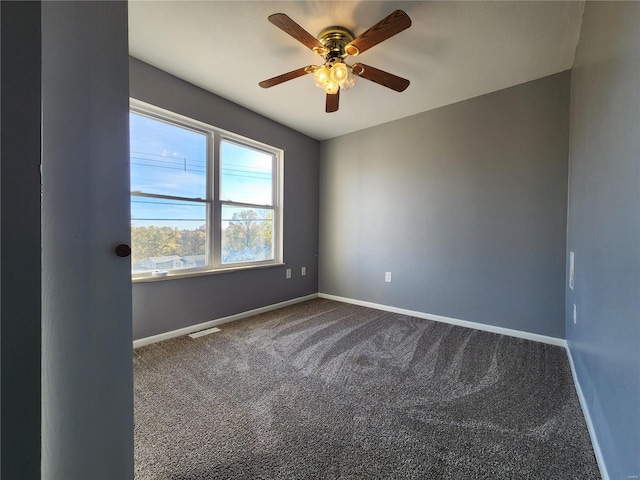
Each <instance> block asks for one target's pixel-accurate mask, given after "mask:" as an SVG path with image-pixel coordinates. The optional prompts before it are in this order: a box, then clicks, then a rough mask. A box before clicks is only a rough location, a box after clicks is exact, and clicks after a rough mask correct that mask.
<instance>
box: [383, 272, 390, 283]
mask: <svg viewBox="0 0 640 480" xmlns="http://www.w3.org/2000/svg"><path fill="white" fill-rule="evenodd" d="M384 281H385V282H387V283H391V272H384Z"/></svg>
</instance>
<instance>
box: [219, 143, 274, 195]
mask: <svg viewBox="0 0 640 480" xmlns="http://www.w3.org/2000/svg"><path fill="white" fill-rule="evenodd" d="M272 170H273V156H272V155H270V154H267V153H263V152H259V151H257V150H254V149H252V148H247V147H243V146H241V145H236V144H235V143H231V142H226V141H223V142H222V144H221V159H220V200H222V201H226V202H236V203H252V204H254V205H273V196H272V193H271V191H272V174H273V172H272Z"/></svg>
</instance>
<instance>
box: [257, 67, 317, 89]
mask: <svg viewBox="0 0 640 480" xmlns="http://www.w3.org/2000/svg"><path fill="white" fill-rule="evenodd" d="M317 69H318V67H316V66H315V65H309V66H307V67H302V68H298V69H297V70H293V71H291V72H287V73H283V74H282V75H278V76H277V77H273V78H269V79H268V80H263V81H261V82H260V83H259V84H258V85H260V86H261V87H262V88H269V87H273V86H275V85H280V84H281V83H284V82H287V81H289V80H293V79H294V78H298V77H301V76H303V75H306V74H308V73H313V72H315V71H316V70H317Z"/></svg>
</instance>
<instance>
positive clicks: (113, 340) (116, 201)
mask: <svg viewBox="0 0 640 480" xmlns="http://www.w3.org/2000/svg"><path fill="white" fill-rule="evenodd" d="M128 67H129V64H128V46H127V4H126V2H43V3H42V172H43V173H42V181H43V200H42V204H43V209H42V278H43V315H42V341H43V345H42V370H43V371H42V478H45V479H47V480H54V479H61V480H85V479H88V478H90V479H92V480H97V479H105V480H114V479H119V480H120V479H122V480H125V479H128V478H129V479H131V478H133V372H132V370H133V368H132V355H133V352H132V337H131V280H130V272H129V268H130V266H129V261H128V259H126V258H124V259H123V258H119V257H117V256H116V255H115V254H114V247H115V246H116V245H118V244H120V243H128V241H129V234H130V227H129V221H128V217H129V181H128V178H129V158H128V156H129V155H128V154H129V152H128V150H129V132H128V104H129V97H128V86H129V78H128V77H129V76H128ZM36 195H37V196H38V198H39V192H37V193H36ZM22 207H23V206H22V205H18V208H20V209H22ZM12 478H21V477H12Z"/></svg>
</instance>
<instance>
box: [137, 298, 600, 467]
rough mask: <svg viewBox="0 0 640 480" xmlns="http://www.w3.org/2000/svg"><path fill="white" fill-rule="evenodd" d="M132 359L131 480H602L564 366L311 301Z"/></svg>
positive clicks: (548, 355)
mask: <svg viewBox="0 0 640 480" xmlns="http://www.w3.org/2000/svg"><path fill="white" fill-rule="evenodd" d="M221 328H222V331H221V332H219V333H215V334H212V335H208V336H205V337H201V338H199V339H195V340H193V339H191V338H189V337H182V338H177V339H173V340H168V341H165V342H162V343H157V344H154V345H149V346H147V347H142V348H139V349H137V350H136V351H135V354H134V372H135V385H134V388H135V460H136V479H137V480H150V479H154V480H155V479H172V480H187V479H254V478H256V479H258V478H263V479H271V478H274V479H276V478H277V479H338V478H339V479H405V478H407V479H410V478H420V479H440V478H447V479H449V478H450V479H467V478H470V479H471V478H486V479H523V478H524V479H534V478H535V479H563V480H566V479H591V478H600V476H599V473H598V468H597V465H596V462H595V458H594V454H593V450H592V447H591V443H590V441H589V434H588V432H587V428H586V425H585V422H584V418H583V416H582V413H581V410H580V406H579V403H578V398H577V395H576V392H575V389H574V387H573V382H572V379H571V372H570V369H569V365H568V361H567V357H566V353H565V351H564V349H562V348H560V347H554V346H550V345H545V344H541V343H535V342H531V341H527V340H521V339H517V338H512V337H507V336H503V335H497V334H493V333H487V332H482V331H478V330H472V329H467V328H462V327H456V326H451V325H447V324H442V323H436V322H431V321H428V320H422V319H417V318H413V317H408V316H404V315H398V314H393V313H388V312H382V311H378V310H372V309H368V308H364V307H359V306H354V305H348V304H343V303H338V302H333V301H330V300H324V299H317V300H312V301H309V302H305V303H302V304H298V305H294V306H291V307H287V308H284V309H281V310H277V311H274V312H269V313H266V314H262V315H258V316H255V317H252V318H249V319H246V320H242V321H238V322H234V323H230V324H226V325H222V326H221Z"/></svg>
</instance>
